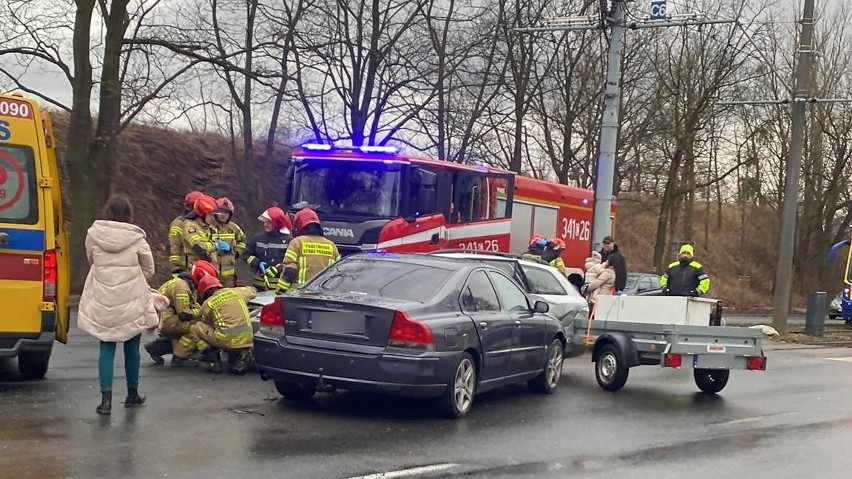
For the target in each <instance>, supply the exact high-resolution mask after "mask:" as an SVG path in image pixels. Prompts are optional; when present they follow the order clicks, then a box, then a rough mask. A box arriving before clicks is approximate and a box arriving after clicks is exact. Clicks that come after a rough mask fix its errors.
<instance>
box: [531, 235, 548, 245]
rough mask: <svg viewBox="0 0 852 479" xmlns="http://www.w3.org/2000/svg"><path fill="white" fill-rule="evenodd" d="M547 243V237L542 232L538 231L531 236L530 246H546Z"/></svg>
mask: <svg viewBox="0 0 852 479" xmlns="http://www.w3.org/2000/svg"><path fill="white" fill-rule="evenodd" d="M545 244H547V238H545V237H544V235H542V234H538V233H536V234H534V235H532V237H530V247H533V246H544V245H545Z"/></svg>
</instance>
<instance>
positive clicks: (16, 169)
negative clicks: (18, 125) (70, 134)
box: [0, 145, 38, 224]
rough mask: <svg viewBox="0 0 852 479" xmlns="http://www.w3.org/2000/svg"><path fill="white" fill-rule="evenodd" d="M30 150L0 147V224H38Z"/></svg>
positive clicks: (20, 147)
mask: <svg viewBox="0 0 852 479" xmlns="http://www.w3.org/2000/svg"><path fill="white" fill-rule="evenodd" d="M36 186H37V185H36V171H35V159H34V157H33V150H32V149H30V148H29V147H26V146H11V145H2V146H0V223H17V224H35V223H37V222H38V200H37V198H38V196H37V193H36V191H37V189H36Z"/></svg>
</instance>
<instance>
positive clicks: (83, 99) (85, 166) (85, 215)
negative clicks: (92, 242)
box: [65, 0, 99, 291]
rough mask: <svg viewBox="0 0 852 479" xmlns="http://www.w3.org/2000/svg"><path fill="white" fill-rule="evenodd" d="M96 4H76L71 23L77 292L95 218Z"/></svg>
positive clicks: (70, 158) (80, 0)
mask: <svg viewBox="0 0 852 479" xmlns="http://www.w3.org/2000/svg"><path fill="white" fill-rule="evenodd" d="M94 7H95V0H77V11H76V16H75V19H74V36H73V40H72V42H73V50H74V79H73V84H72V85H71V87H72V94H73V106H72V109H71V118H70V121H69V123H68V150H67V152H66V155H67V157H66V163H67V167H68V173H69V177H70V179H71V195H70V198H69V197H66V198H65V200H66V201H68V200H70V201H71V205H68V206H69V207H67V208H66V209H65V211H70V212H71V231H70V238H69V241H70V245H69V246H70V252H69V253H70V254H69V258H70V260H71V288H72V290H74V291H80V290H82V288H83V284H84V283H85V281H86V275H87V274H88V271H89V262H88V260H87V259H86V246H85V241H86V232H87V231H88V229H89V226H90V224H91V223H92V221H94V219H95V217H96V216H97V208H98V198H99V195H98V191H99V190H98V189H97V187H96V185H97V176H98V171H97V169H96V168H94V165H93V164H92V163H91V162H89V161H88V160H89V142H90V141H91V138H92V112H91V110H90V108H91V107H90V105H91V100H92V64H91V61H90V58H89V52H90V49H91V47H90V34H91V29H92V12H93V9H94Z"/></svg>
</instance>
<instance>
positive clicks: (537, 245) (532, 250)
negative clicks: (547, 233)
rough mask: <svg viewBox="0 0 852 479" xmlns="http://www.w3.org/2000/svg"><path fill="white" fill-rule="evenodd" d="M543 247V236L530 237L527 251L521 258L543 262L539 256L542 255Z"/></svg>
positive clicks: (545, 240)
mask: <svg viewBox="0 0 852 479" xmlns="http://www.w3.org/2000/svg"><path fill="white" fill-rule="evenodd" d="M545 246H547V238H545V237H544V235H540V234H538V233H536V234H534V235H532V237H530V246H529V249H527V251H526V253H523V254H522V255H521V258H523V259H526V260H530V261H536V262H541V261H543V260H542V257H541V255H542V253H544V247H545Z"/></svg>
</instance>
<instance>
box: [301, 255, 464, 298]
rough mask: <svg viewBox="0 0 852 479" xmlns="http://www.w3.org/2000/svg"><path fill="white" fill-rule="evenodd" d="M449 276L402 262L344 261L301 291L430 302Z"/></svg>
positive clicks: (440, 270) (445, 271) (444, 271)
mask: <svg viewBox="0 0 852 479" xmlns="http://www.w3.org/2000/svg"><path fill="white" fill-rule="evenodd" d="M453 273H454V271H453V270H450V269H444V268H440V267H435V266H428V265H424V264H414V263H407V262H404V261H395V260H364V259H348V260H344V261H341V262H340V263H337V264H335V265H334V266H332V267H330V268H328V269H327V270H325V271H323V272H322V273H321V274H320V275H319V276H317V277H316V278H315V279H314V280H313V281H311V282H310V283H309V284H307V285H305V287H304V289H305V290H308V291H320V292H335V293H356V294H364V295H368V296H374V297H380V298H390V299H399V300H403V301H421V302H422V301H425V300H427V299H430V298H432V297H433V296H434V295H435V293H437V292H438V290H439V289H440V288H441V286H443V285H444V284H446V283H447V281H449V280H450V278H451V277H452V275H453Z"/></svg>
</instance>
